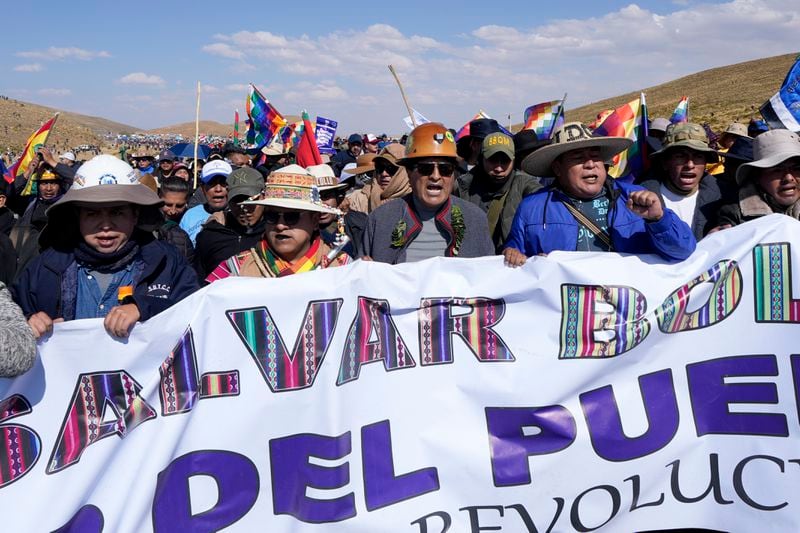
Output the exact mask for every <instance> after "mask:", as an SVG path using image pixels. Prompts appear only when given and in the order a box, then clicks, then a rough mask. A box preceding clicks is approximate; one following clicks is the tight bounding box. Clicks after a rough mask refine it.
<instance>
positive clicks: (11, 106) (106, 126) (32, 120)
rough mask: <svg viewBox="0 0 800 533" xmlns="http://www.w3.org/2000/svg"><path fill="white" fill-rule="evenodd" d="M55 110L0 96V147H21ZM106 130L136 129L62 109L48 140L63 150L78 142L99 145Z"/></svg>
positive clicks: (127, 130) (78, 143) (113, 131)
mask: <svg viewBox="0 0 800 533" xmlns="http://www.w3.org/2000/svg"><path fill="white" fill-rule="evenodd" d="M56 111H58V110H57V109H53V108H50V107H44V106H40V105H36V104H30V103H28V102H21V101H19V100H13V99H8V100H5V99H0V149H2V150H5V149H6V148H12V149H14V150H21V149H22V147H23V146H24V145H25V141H27V140H28V137H29V136H30V134H31V133H33V132H34V131H36V129H37V128H38V127H39V126H40V125H41V124H42V123H43V122H44V121H46V120H48V119H50V118H52V117H53V115H54V114H55V113H56ZM109 131H110V132H112V133H129V132H133V131H136V128H135V127H133V126H128V125H127V124H120V123H119V122H113V121H110V120H106V119H104V118H100V117H90V116H87V115H79V114H77V113H70V112H68V111H66V112H65V111H62V112H61V114H60V115H59V117H58V121H57V122H56V127H55V129H54V130H53V133H52V134H51V135H50V138H49V139H48V141H47V142H48V144H52V145H54V146H55V147H56V148H57V149H58V150H66V149H69V148H73V147H75V146H78V145H80V144H99V140H100V136H102V135H104V134H105V133H107V132H109Z"/></svg>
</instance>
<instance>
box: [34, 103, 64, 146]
mask: <svg viewBox="0 0 800 533" xmlns="http://www.w3.org/2000/svg"><path fill="white" fill-rule="evenodd" d="M59 115H61V113H60V112H58V111H56V114H55V115H54V116H53V124H52V125H51V126H50V129H49V130H47V133H46V134H45V136H44V142H42V145H43V146H46V145H47V139H49V138H50V134H51V133H53V129H55V127H56V122H58V116H59ZM42 124H44V122H42ZM39 127H40V128H41V127H42V126H39Z"/></svg>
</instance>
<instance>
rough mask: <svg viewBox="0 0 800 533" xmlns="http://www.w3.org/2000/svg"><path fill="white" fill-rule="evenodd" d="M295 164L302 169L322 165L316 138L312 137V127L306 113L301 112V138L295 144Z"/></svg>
mask: <svg viewBox="0 0 800 533" xmlns="http://www.w3.org/2000/svg"><path fill="white" fill-rule="evenodd" d="M297 164H298V165H300V166H301V167H304V168H306V167H310V166H311V165H321V164H322V156H321V155H319V148H318V147H317V138H316V137H315V136H314V126H312V125H311V121H310V120H309V118H308V113H306V112H305V111H303V136H302V137H301V138H300V142H299V143H298V144H297Z"/></svg>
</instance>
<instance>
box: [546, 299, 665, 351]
mask: <svg viewBox="0 0 800 533" xmlns="http://www.w3.org/2000/svg"><path fill="white" fill-rule="evenodd" d="M604 307H605V308H610V310H608V311H605V310H604V309H603V308H604ZM646 314H647V300H646V299H645V297H644V295H643V294H642V293H641V292H639V291H637V290H636V289H634V288H633V287H621V286H616V285H573V284H569V283H565V284H564V285H562V286H561V334H560V349H559V353H558V358H559V359H573V358H579V357H615V356H617V355H620V354H623V353H625V352H627V351H629V350H632V349H633V348H635V347H636V346H638V345H639V343H641V342H642V341H643V340H644V339H645V337H647V334H648V333H650V322H648V321H647V319H646V318H645V315H646Z"/></svg>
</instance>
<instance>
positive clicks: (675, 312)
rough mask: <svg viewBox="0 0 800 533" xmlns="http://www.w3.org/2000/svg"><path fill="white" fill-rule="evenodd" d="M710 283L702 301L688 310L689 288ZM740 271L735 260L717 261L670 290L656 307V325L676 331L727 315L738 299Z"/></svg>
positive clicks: (717, 321)
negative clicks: (692, 309)
mask: <svg viewBox="0 0 800 533" xmlns="http://www.w3.org/2000/svg"><path fill="white" fill-rule="evenodd" d="M703 283H713V286H712V288H711V292H710V293H709V295H708V297H707V299H706V302H705V303H704V304H703V305H702V306H701V307H699V308H698V309H697V310H696V311H692V312H689V311H688V308H689V301H690V300H691V293H692V289H694V288H695V287H697V286H699V285H702V284H703ZM742 284H743V283H742V271H741V270H740V269H739V266H738V264H737V263H736V261H734V260H732V259H726V260H724V261H719V262H718V263H717V264H715V265H714V266H713V267H711V268H710V269H709V270H708V271H707V272H705V273H703V274H702V275H700V276H698V277H696V278H694V279H693V280H692V281H690V282H689V283H687V284H686V285H683V286H682V287H680V288H679V289H678V290H676V291H675V292H673V293H672V294H670V295H669V296H668V297H667V299H666V300H664V303H662V304H661V305H660V306H659V307H658V308H656V318H657V319H658V327H659V329H660V330H661V331H663V332H664V333H678V332H681V331H691V330H695V329H700V328H706V327H708V326H713V325H714V324H717V323H719V322H722V321H723V320H725V319H726V318H728V317H729V316H730V315H731V313H733V312H734V311H735V310H736V307H737V306H738V305H739V301H740V300H741V299H742Z"/></svg>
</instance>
